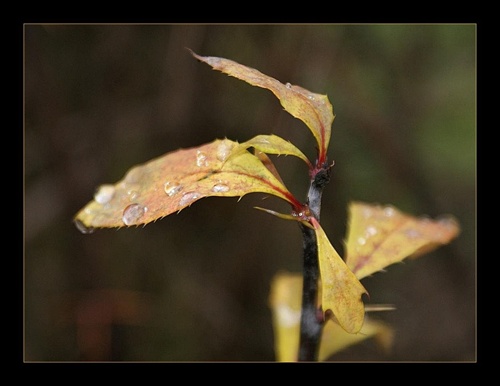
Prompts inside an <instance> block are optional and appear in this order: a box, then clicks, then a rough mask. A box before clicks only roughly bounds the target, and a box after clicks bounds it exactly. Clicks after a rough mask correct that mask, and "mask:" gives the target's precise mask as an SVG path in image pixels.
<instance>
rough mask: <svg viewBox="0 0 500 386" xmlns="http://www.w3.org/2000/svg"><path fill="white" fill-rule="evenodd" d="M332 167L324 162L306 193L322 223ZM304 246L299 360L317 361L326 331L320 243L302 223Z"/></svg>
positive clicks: (313, 232) (312, 210)
mask: <svg viewBox="0 0 500 386" xmlns="http://www.w3.org/2000/svg"><path fill="white" fill-rule="evenodd" d="M332 166H333V164H332V165H328V164H327V163H324V164H323V165H322V166H321V168H320V169H319V170H318V171H317V173H316V174H315V175H314V176H312V180H311V185H310V187H309V192H308V194H307V202H308V205H309V210H310V212H311V215H312V216H314V217H315V218H316V220H318V222H319V218H320V212H321V196H322V194H323V188H324V187H325V186H326V184H327V183H328V182H329V181H330V172H331V167H332ZM300 229H301V231H302V246H303V255H304V260H303V286H302V313H301V319H300V346H299V355H298V360H299V361H317V360H318V351H319V342H320V339H321V333H322V331H323V312H322V310H321V308H318V307H317V304H318V302H317V297H318V280H319V276H320V274H319V261H318V244H317V240H316V232H315V230H314V229H311V228H309V227H307V226H306V225H304V224H302V223H300Z"/></svg>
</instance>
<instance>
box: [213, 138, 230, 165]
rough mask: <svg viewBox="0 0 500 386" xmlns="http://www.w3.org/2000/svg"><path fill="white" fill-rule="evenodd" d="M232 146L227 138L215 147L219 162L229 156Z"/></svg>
mask: <svg viewBox="0 0 500 386" xmlns="http://www.w3.org/2000/svg"><path fill="white" fill-rule="evenodd" d="M232 148H233V146H232V143H231V142H230V141H227V140H224V141H222V142H221V143H220V144H219V146H218V147H217V159H218V160H219V161H220V162H224V161H225V160H226V159H227V157H229V154H230V153H231V150H232Z"/></svg>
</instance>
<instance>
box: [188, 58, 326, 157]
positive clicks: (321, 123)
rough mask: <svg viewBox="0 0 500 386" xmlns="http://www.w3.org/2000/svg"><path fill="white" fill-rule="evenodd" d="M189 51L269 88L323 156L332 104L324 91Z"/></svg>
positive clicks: (223, 69)
mask: <svg viewBox="0 0 500 386" xmlns="http://www.w3.org/2000/svg"><path fill="white" fill-rule="evenodd" d="M191 53H192V55H193V56H194V57H195V58H196V59H198V60H200V61H202V62H204V63H207V64H208V65H210V66H212V68H213V69H215V70H218V71H221V72H223V73H225V74H228V75H230V76H233V77H235V78H238V79H240V80H243V81H245V82H247V83H249V84H251V85H253V86H257V87H261V88H265V89H268V90H270V91H271V92H272V93H273V94H274V95H275V96H276V97H277V98H278V99H279V100H280V103H281V105H282V106H283V107H284V109H285V110H286V111H287V112H288V113H290V114H291V115H292V116H294V117H295V118H297V119H300V120H301V121H302V122H304V123H305V124H306V125H307V127H308V128H309V130H311V132H312V134H313V135H314V138H316V141H317V142H318V149H319V157H318V158H319V161H320V162H321V163H322V162H324V161H325V160H326V151H327V148H328V144H329V142H330V135H331V126H332V123H333V119H334V115H333V107H332V105H331V103H330V101H329V100H328V97H327V96H326V95H321V94H315V93H312V92H310V91H308V90H306V89H305V88H302V87H300V86H295V85H291V84H290V83H286V84H283V83H281V82H280V81H278V80H276V79H274V78H272V77H270V76H267V75H265V74H263V73H262V72H260V71H258V70H256V69H254V68H251V67H247V66H244V65H242V64H239V63H237V62H235V61H232V60H229V59H224V58H218V57H214V56H199V55H197V54H195V53H194V52H193V51H191Z"/></svg>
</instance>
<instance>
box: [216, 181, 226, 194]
mask: <svg viewBox="0 0 500 386" xmlns="http://www.w3.org/2000/svg"><path fill="white" fill-rule="evenodd" d="M228 191H229V186H227V185H226V184H223V183H219V184H215V185H214V186H213V187H212V192H215V193H219V192H228Z"/></svg>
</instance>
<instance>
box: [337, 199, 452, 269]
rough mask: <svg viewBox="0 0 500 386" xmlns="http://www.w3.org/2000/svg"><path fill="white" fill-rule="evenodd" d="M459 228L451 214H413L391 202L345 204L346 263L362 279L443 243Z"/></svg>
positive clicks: (450, 238) (449, 239) (448, 240)
mask: <svg viewBox="0 0 500 386" xmlns="http://www.w3.org/2000/svg"><path fill="white" fill-rule="evenodd" d="M459 231H460V229H459V226H458V223H457V222H456V220H454V219H453V218H442V219H440V220H431V219H428V218H417V217H413V216H410V215H407V214H405V213H402V212H400V211H399V210H397V209H395V208H394V207H392V206H385V207H384V206H379V205H370V204H365V203H361V202H353V203H352V204H351V205H350V207H349V229H348V232H347V243H346V250H347V255H346V263H347V265H348V266H349V268H350V269H351V270H352V271H353V272H354V274H355V275H356V277H357V278H358V279H362V278H363V277H365V276H368V275H371V274H373V273H374V272H377V271H380V270H382V269H384V268H386V267H387V266H389V265H391V264H394V263H397V262H400V261H402V260H403V259H405V258H407V257H416V256H419V255H421V254H423V253H427V252H429V251H431V250H433V249H435V248H437V247H438V246H440V245H442V244H447V243H449V242H450V241H451V240H452V239H453V238H455V237H457V235H458V234H459Z"/></svg>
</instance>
